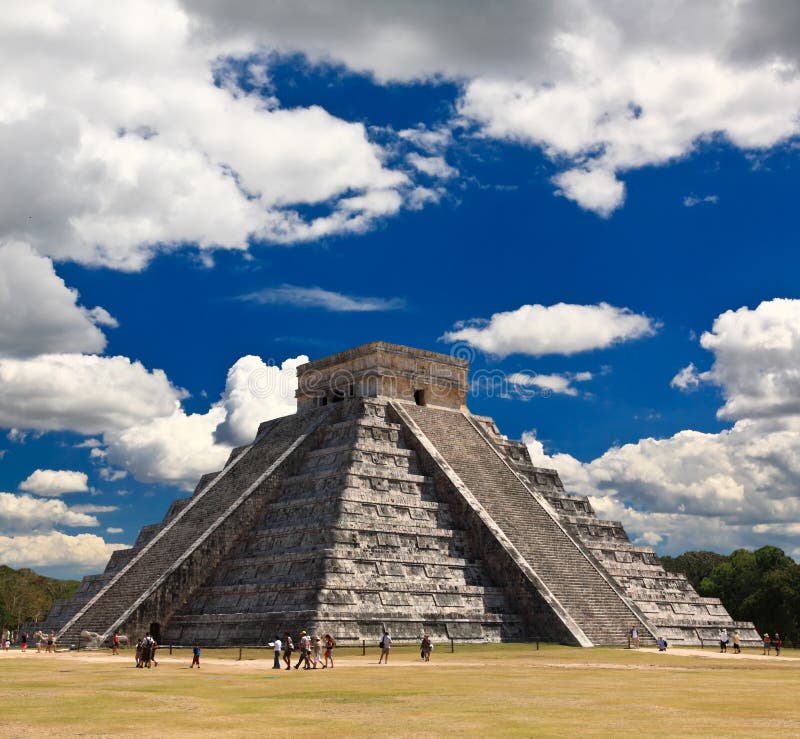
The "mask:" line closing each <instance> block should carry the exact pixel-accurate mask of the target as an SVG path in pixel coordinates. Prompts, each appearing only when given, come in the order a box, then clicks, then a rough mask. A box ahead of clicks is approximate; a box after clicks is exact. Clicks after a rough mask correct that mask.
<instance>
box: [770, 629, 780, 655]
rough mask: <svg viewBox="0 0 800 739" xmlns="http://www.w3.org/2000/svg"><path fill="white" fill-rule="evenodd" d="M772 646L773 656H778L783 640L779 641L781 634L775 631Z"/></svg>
mask: <svg viewBox="0 0 800 739" xmlns="http://www.w3.org/2000/svg"><path fill="white" fill-rule="evenodd" d="M772 646H773V647H775V656H776V657H780V656H781V647H782V646H783V642H782V641H781V636H780V634H779V633H778V632H777V631H776V632H775V636H773V637H772Z"/></svg>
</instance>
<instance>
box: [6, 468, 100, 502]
mask: <svg viewBox="0 0 800 739" xmlns="http://www.w3.org/2000/svg"><path fill="white" fill-rule="evenodd" d="M19 489H20V490H24V491H26V492H28V493H35V494H36V495H43V496H47V497H51V496H52V497H58V496H59V495H63V494H64V493H85V492H87V491H88V490H89V476H88V475H87V474H86V473H85V472H77V471H75V470H34V471H33V472H31V474H30V475H29V476H28V477H27V479H25V480H23V481H22V482H21V483H20V484H19Z"/></svg>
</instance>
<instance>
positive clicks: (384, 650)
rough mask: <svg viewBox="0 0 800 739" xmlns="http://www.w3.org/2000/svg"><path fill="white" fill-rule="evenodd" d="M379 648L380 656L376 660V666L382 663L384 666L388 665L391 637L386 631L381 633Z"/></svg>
mask: <svg viewBox="0 0 800 739" xmlns="http://www.w3.org/2000/svg"><path fill="white" fill-rule="evenodd" d="M379 646H380V648H381V656H380V657H379V658H378V664H380V663H381V662H383V663H384V664H386V665H388V664H389V651H390V650H391V648H392V637H391V636H390V635H389V632H388V631H384V632H383V638H382V639H381V641H380V644H379Z"/></svg>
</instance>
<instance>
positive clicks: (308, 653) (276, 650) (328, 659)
mask: <svg viewBox="0 0 800 739" xmlns="http://www.w3.org/2000/svg"><path fill="white" fill-rule="evenodd" d="M269 645H270V646H271V647H272V649H273V654H274V662H273V664H272V669H273V670H280V669H281V653H283V662H284V663H285V665H286V669H287V670H291V669H292V654H293V653H294V652H295V651H297V652H299V655H300V656H299V659H298V660H297V663H296V664H295V665H294V669H295V670H299V669H300V666H301V665H302V667H303V669H304V670H316V669H317V665H322V669H323V670H324V669H326V668H327V667H328V666H329V665H330V667H331V669H333V650H334V647H336V639H334V638H333V637H332V636H331V635H330V634H325V635H324V636H323V637H322V638H320V637H319V636H316V635H314V636H311V635H309V634H308V632H306V631H301V632H300V639H299V640H298V642H297V646H295V643H294V641H293V639H292V635H291V634H290V633H289V632H288V631H287V632H285V633H284V635H283V639H281V638H280V637H279V636H278V635H277V634H276V635H275V638H274V639H273V641H271V642H270V643H269ZM323 647H324V648H325V661H324V662H323V661H322V649H323Z"/></svg>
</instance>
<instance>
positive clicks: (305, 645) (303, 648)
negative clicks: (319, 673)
mask: <svg viewBox="0 0 800 739" xmlns="http://www.w3.org/2000/svg"><path fill="white" fill-rule="evenodd" d="M298 646H299V648H300V659H298V660H297V664H296V665H295V666H294V669H295V670H299V669H300V665H303V669H304V670H310V669H311V661H310V660H309V658H308V655H309V654H310V653H311V640H310V639H309V638H308V634H307V633H306V632H305V631H301V632H300V644H299V645H298ZM303 663H305V664H303Z"/></svg>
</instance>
